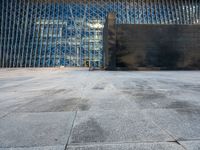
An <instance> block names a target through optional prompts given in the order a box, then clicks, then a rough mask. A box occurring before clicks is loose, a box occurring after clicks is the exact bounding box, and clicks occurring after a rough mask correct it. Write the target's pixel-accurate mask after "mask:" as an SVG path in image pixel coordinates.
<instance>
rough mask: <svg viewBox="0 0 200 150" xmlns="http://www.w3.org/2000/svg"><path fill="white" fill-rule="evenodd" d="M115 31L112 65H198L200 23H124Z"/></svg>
mask: <svg viewBox="0 0 200 150" xmlns="http://www.w3.org/2000/svg"><path fill="white" fill-rule="evenodd" d="M108 30H109V29H108ZM108 33H109V32H108ZM116 34H117V38H116V50H113V51H115V55H116V60H113V61H115V63H116V68H115V69H128V70H141V69H144V70H152V69H153V70H154V69H157V70H165V69H166V70H176V69H178V70H179V69H181V70H182V69H189V70H196V69H200V25H126V24H125V25H117V27H116ZM104 36H106V35H104ZM109 36H110V35H108V37H109Z"/></svg>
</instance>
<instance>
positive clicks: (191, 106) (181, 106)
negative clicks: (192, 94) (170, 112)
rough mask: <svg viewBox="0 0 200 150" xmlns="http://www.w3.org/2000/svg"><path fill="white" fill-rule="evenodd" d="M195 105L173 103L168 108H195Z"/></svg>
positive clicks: (182, 102) (184, 102)
mask: <svg viewBox="0 0 200 150" xmlns="http://www.w3.org/2000/svg"><path fill="white" fill-rule="evenodd" d="M194 107H195V105H194V104H192V103H189V102H187V101H175V102H171V103H170V104H169V105H168V106H166V108H194Z"/></svg>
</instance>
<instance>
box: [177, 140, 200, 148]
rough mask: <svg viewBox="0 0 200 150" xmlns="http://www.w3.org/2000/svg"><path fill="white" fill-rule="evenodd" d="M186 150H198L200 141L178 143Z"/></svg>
mask: <svg viewBox="0 0 200 150" xmlns="http://www.w3.org/2000/svg"><path fill="white" fill-rule="evenodd" d="M180 143H181V145H183V146H184V147H185V148H186V149H187V150H200V140H199V141H180Z"/></svg>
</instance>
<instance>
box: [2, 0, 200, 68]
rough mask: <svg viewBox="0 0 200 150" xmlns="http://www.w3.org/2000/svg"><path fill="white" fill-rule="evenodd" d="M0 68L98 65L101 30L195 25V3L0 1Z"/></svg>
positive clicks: (198, 8)
mask: <svg viewBox="0 0 200 150" xmlns="http://www.w3.org/2000/svg"><path fill="white" fill-rule="evenodd" d="M0 8H1V9H0V67H2V68H13V67H57V66H58V67H59V66H66V67H67V66H70V67H71V66H74V67H102V65H103V27H104V23H105V20H106V17H107V15H108V13H110V12H114V13H115V14H116V23H117V24H177V25H179V24H200V1H199V0H1V1H0Z"/></svg>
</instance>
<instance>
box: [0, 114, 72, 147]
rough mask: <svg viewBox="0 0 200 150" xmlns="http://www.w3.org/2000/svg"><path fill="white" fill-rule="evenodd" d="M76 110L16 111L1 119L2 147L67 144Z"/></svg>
mask: <svg viewBox="0 0 200 150" xmlns="http://www.w3.org/2000/svg"><path fill="white" fill-rule="evenodd" d="M74 116H75V113H74V112H66V113H56V112H54V113H19V114H18V113H15V114H11V115H9V116H7V117H5V118H3V119H1V120H0V147H2V148H14V147H37V146H53V145H65V144H66V142H67V139H68V137H69V134H70V130H71V126H72V122H73V119H74Z"/></svg>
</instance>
